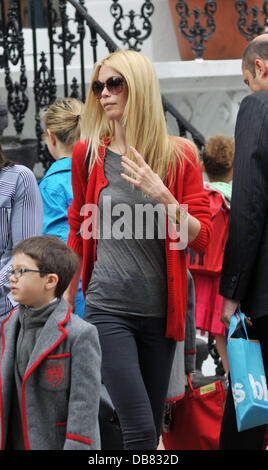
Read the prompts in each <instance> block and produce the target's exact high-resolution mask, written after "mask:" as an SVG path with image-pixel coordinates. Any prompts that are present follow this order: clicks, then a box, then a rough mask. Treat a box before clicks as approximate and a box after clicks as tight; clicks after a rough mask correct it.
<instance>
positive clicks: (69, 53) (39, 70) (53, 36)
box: [0, 0, 204, 170]
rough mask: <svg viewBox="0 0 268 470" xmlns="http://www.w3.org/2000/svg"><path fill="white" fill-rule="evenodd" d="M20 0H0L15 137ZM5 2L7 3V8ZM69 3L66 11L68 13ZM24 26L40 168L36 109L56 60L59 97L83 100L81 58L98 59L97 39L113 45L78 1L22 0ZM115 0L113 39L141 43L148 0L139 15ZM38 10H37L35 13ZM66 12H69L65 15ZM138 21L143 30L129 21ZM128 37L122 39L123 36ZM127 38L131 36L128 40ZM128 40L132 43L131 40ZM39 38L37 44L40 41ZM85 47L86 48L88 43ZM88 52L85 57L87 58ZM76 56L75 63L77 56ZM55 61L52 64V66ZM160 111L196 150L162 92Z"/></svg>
mask: <svg viewBox="0 0 268 470" xmlns="http://www.w3.org/2000/svg"><path fill="white" fill-rule="evenodd" d="M40 4H42V6H43V18H42V25H43V27H44V28H46V30H47V34H48V50H46V51H45V50H44V44H42V41H40V39H39V36H38V35H39V33H40V28H39V23H40ZM21 5H22V2H21V1H19V0H10V1H9V2H7V1H6V0H0V6H1V9H0V12H1V13H0V15H1V18H0V21H1V35H0V54H1V45H2V61H1V60H0V63H1V64H2V66H4V71H5V86H6V91H7V105H8V110H9V112H10V114H11V116H12V118H13V122H14V128H15V132H16V135H17V136H20V135H22V132H23V128H24V122H25V115H26V111H27V109H28V104H29V98H28V93H27V90H28V87H29V85H30V86H32V84H29V83H28V78H27V74H26V67H25V61H24V37H23V31H24V30H23V24H22V13H21ZM7 6H8V8H7ZM70 6H72V7H73V9H72V8H71V10H72V12H70ZM28 7H29V11H28V27H30V28H31V31H32V51H33V70H34V83H33V92H34V100H35V134H36V139H37V144H38V158H39V160H40V161H41V162H42V164H43V166H44V169H45V170H46V169H47V168H48V167H49V166H50V164H51V158H50V155H49V153H48V151H47V149H46V146H45V145H44V143H43V139H42V134H43V129H42V125H41V120H40V112H41V110H42V109H43V108H44V107H46V106H48V105H49V104H50V103H51V102H53V101H54V100H55V98H56V97H57V96H58V87H59V85H58V84H57V78H56V76H57V73H56V72H57V70H58V69H59V65H60V64H59V61H60V62H61V67H60V68H61V69H62V80H61V81H62V83H63V85H61V86H62V87H63V91H62V92H61V96H63V95H64V96H73V97H76V98H79V99H81V100H82V101H84V100H85V97H86V77H85V73H86V72H85V70H86V68H85V63H86V64H88V63H91V64H92V66H93V64H94V63H95V62H96V61H97V60H98V48H99V46H100V43H101V45H102V48H103V46H104V47H105V50H106V52H108V51H109V52H112V51H114V50H116V49H118V48H119V45H118V44H116V43H115V42H114V41H113V39H112V38H110V36H109V35H108V34H107V33H106V31H104V29H103V28H102V27H101V26H100V25H99V24H98V23H97V22H96V21H95V20H94V18H93V17H92V16H91V15H90V14H89V13H88V11H87V10H86V8H85V1H84V0H79V1H76V0H67V1H66V0H57V1H56V0H38V2H36V0H28ZM118 8H119V3H118V1H116V0H114V1H113V5H112V6H111V13H112V15H111V20H112V16H113V17H114V18H115V19H116V21H115V23H114V31H116V33H117V38H120V39H121V41H122V42H124V43H125V44H126V47H127V48H132V49H135V48H136V49H140V47H141V44H142V42H143V41H144V40H145V39H146V37H148V36H149V34H150V31H151V25H150V21H149V17H150V16H151V15H152V13H153V9H154V8H153V5H152V2H151V1H148V0H147V1H145V2H144V4H143V7H142V9H141V12H140V14H135V13H134V12H133V11H131V12H129V15H125V14H124V13H123V10H122V9H121V10H120V14H119V13H118V12H119V10H118ZM37 13H38V15H37ZM70 15H72V17H71V16H70ZM127 16H128V18H129V28H125V30H124V35H125V36H124V37H123V36H122V34H123V33H122V29H123V26H122V24H123V23H122V22H123V21H126V17H127ZM138 20H139V21H142V25H143V30H142V31H143V32H142V31H141V29H139V28H138V26H135V25H136V23H135V21H138ZM126 38H128V40H126ZM129 41H132V43H131V44H132V45H131V44H130V42H129ZM133 41H134V42H133ZM40 42H41V44H40ZM89 46H90V47H89ZM89 51H90V55H91V57H89ZM74 57H75V58H76V69H75V72H73V69H72V63H73V59H74ZM78 57H79V64H77V58H78ZM55 61H57V67H56V66H55ZM12 66H16V70H17V75H18V77H17V75H16V77H17V79H16V78H14V77H15V75H14V74H13V73H12V72H11V68H12ZM163 106H164V111H165V113H170V114H171V115H172V116H173V117H174V119H175V120H176V122H177V124H178V134H179V135H183V136H185V135H187V136H189V137H191V136H192V138H193V140H194V141H195V142H196V144H197V145H198V147H199V149H202V147H203V145H204V138H203V136H202V135H201V134H200V133H199V132H198V131H197V130H196V129H195V128H194V127H193V126H191V125H190V124H189V123H188V122H187V121H186V120H185V119H184V118H183V116H181V114H180V113H178V112H177V110H176V109H175V108H174V106H173V105H171V103H169V101H168V100H167V98H166V97H164V96H163Z"/></svg>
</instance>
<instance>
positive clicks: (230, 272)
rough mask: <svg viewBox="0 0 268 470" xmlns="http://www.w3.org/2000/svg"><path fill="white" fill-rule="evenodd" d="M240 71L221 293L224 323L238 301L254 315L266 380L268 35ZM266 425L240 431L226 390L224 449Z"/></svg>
mask: <svg viewBox="0 0 268 470" xmlns="http://www.w3.org/2000/svg"><path fill="white" fill-rule="evenodd" d="M242 73H243V77H244V81H245V83H246V85H248V86H249V88H250V90H251V92H252V94H250V95H249V96H247V97H246V98H244V99H243V101H242V103H241V106H240V109H239V113H238V116H237V122H236V129H235V158H234V176H233V189H232V201H231V213H230V225H229V237H228V240H227V243H226V247H225V255H224V261H223V268H222V277H221V284H220V291H219V292H220V294H221V295H222V296H223V297H224V299H223V307H222V316H221V319H222V322H223V323H224V324H225V326H226V327H227V328H229V324H230V318H231V316H232V315H233V314H234V313H235V311H236V309H237V307H238V306H239V305H240V306H241V310H242V312H244V313H245V314H246V315H247V317H250V319H251V321H252V324H253V325H252V326H251V327H249V328H248V333H249V335H251V337H252V338H253V337H254V338H255V339H258V340H259V341H260V344H261V348H262V354H263V360H264V367H265V372H266V378H268V34H263V35H261V36H258V37H257V38H255V39H254V40H253V41H251V42H250V43H249V44H248V46H247V47H246V49H245V51H244V54H243V58H242ZM264 436H265V426H258V427H255V428H252V429H249V430H247V431H242V432H238V431H237V426H236V417H235V408H234V403H233V397H232V392H231V384H230V386H229V389H228V394H227V400H226V405H225V411H224V416H223V420H222V429H221V437H220V448H221V449H223V450H227V449H244V450H249V449H252V450H253V449H255V450H257V449H263V446H264Z"/></svg>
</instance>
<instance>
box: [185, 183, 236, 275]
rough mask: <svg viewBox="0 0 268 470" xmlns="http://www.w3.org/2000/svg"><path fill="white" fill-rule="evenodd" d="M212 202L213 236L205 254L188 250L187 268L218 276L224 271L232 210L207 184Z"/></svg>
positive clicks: (206, 187) (218, 193)
mask: <svg viewBox="0 0 268 470" xmlns="http://www.w3.org/2000/svg"><path fill="white" fill-rule="evenodd" d="M204 187H205V189H206V190H207V191H208V196H209V200H210V209H211V214H212V220H211V223H212V228H213V234H212V238H211V240H210V243H209V245H208V247H207V248H206V250H205V251H204V252H203V253H196V252H195V251H193V250H191V249H190V248H187V267H188V269H189V270H190V271H191V272H194V273H202V272H203V273H204V274H209V275H213V274H218V273H220V272H221V269H222V262H223V255H224V248H225V243H226V240H227V236H228V230H229V212H230V208H229V206H228V204H227V202H226V200H225V198H224V196H223V195H222V194H221V193H220V192H219V191H217V190H216V189H213V188H211V187H210V186H209V185H208V184H205V186H204Z"/></svg>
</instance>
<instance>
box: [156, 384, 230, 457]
mask: <svg viewBox="0 0 268 470" xmlns="http://www.w3.org/2000/svg"><path fill="white" fill-rule="evenodd" d="M187 380H188V391H187V392H186V394H185V395H184V397H183V398H181V399H179V400H177V401H176V402H174V403H173V405H172V411H171V424H170V429H169V431H168V432H164V431H163V432H162V439H163V444H164V447H165V449H166V450H218V449H219V436H220V428H221V421H222V416H223V408H224V402H225V399H226V392H225V389H224V387H223V384H222V381H221V380H216V381H215V382H213V383H210V384H208V385H204V386H203V387H200V388H197V389H194V388H193V386H192V382H191V379H190V376H189V375H187Z"/></svg>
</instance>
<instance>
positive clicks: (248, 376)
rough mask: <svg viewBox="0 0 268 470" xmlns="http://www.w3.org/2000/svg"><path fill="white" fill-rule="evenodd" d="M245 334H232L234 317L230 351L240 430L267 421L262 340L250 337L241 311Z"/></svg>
mask: <svg viewBox="0 0 268 470" xmlns="http://www.w3.org/2000/svg"><path fill="white" fill-rule="evenodd" d="M239 317H240V319H241V322H242V326H243V329H244V332H245V336H246V337H245V338H243V337H239V338H231V336H232V335H233V333H234V332H235V329H236V326H237V323H238V319H237V317H236V315H233V316H232V317H231V322H230V329H229V333H228V337H227V354H228V361H229V368H230V376H231V383H232V393H233V398H234V405H235V411H236V422H237V428H238V431H244V430H245V429H249V428H253V427H255V426H260V425H263V424H267V423H268V390H267V384H266V377H265V372H264V367H263V360H262V353H261V347H260V343H259V342H258V341H255V340H250V339H249V338H248V334H247V329H246V325H245V315H244V314H243V313H242V312H239Z"/></svg>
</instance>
